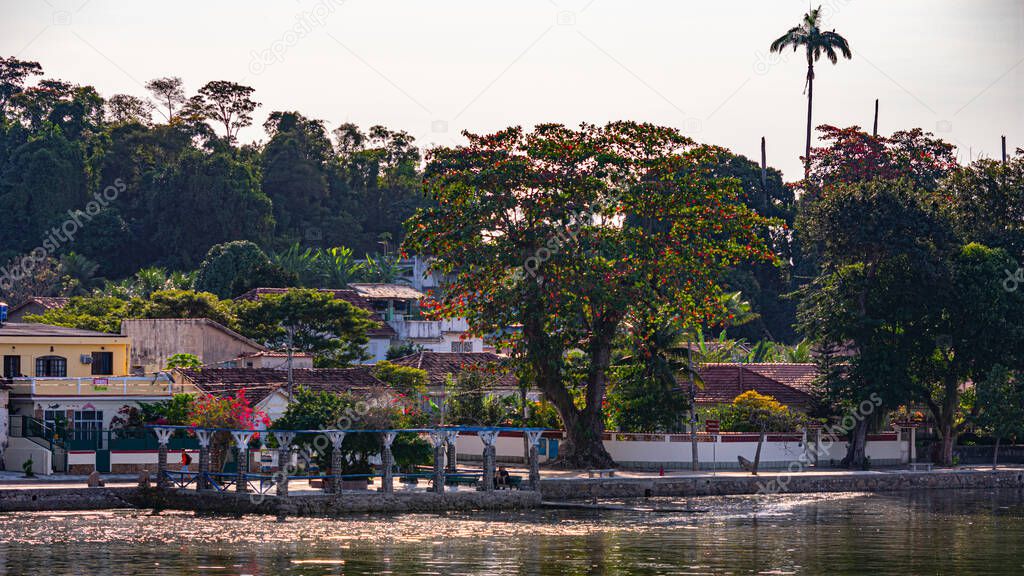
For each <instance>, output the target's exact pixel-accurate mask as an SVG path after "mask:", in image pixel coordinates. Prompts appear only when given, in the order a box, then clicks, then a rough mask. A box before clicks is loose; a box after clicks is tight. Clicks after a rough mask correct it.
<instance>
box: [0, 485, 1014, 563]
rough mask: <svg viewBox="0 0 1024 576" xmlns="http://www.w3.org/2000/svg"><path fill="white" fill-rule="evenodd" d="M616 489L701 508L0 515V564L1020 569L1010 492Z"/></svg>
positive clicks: (656, 502)
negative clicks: (282, 516)
mask: <svg viewBox="0 0 1024 576" xmlns="http://www.w3.org/2000/svg"><path fill="white" fill-rule="evenodd" d="M618 503H620V504H630V505H637V506H642V507H653V508H658V507H663V508H670V507H671V508H675V509H680V508H685V509H700V510H706V513H685V512H682V513H681V512H635V511H593V510H539V511H520V512H505V513H484V512H481V513H453V514H444V515H428V514H406V515H393V516H372V517H371V516H352V517H347V518H338V519H323V518H293V519H289V520H287V521H286V522H284V523H279V522H277V521H276V519H274V518H273V517H265V516H245V517H237V518H236V517H223V516H219V517H213V516H197V515H195V514H193V513H185V512H170V511H167V512H163V513H161V514H160V515H151V514H149V513H148V512H145V511H138V510H115V511H102V512H41V513H16V514H0V575H6V574H12V575H13V574H63V573H80V574H165V573H166V574H193V573H200V574H242V573H246V574H379V573H396V574H413V573H419V574H536V573H544V574H559V573H565V572H574V573H606V574H619V573H622V574H626V573H629V574H634V573H639V574H663V573H672V574H706V573H722V572H733V573H760V574H798V573H807V574H817V573H822V572H826V571H827V572H830V573H832V574H854V573H870V574H876V575H877V574H891V573H900V574H917V573H922V572H924V573H936V572H942V573H947V572H961V573H981V572H985V573H999V572H1000V571H1002V573H1006V574H1020V573H1024V551H1022V548H1024V497H1022V495H1021V493H1020V492H1018V491H1013V492H987V491H970V492H969V491H953V490H950V491H937V492H932V493H928V494H917V495H910V494H887V495H886V494H854V493H843V494H799V495H789V496H787V495H771V496H761V497H751V496H730V497H712V498H695V499H688V500H683V499H660V498H655V499H649V500H643V501H640V502H625V501H619V502H618Z"/></svg>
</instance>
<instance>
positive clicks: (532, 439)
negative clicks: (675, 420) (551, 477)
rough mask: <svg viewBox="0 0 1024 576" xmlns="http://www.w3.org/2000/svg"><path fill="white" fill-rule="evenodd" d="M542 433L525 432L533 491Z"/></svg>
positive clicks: (536, 483) (537, 481) (536, 487)
mask: <svg viewBox="0 0 1024 576" xmlns="http://www.w3.org/2000/svg"><path fill="white" fill-rule="evenodd" d="M543 434H544V431H543V430H529V431H527V432H526V441H527V442H528V443H529V445H530V489H531V490H535V491H536V490H540V453H539V452H538V450H537V445H538V444H540V439H541V436H542V435H543ZM666 438H667V436H666Z"/></svg>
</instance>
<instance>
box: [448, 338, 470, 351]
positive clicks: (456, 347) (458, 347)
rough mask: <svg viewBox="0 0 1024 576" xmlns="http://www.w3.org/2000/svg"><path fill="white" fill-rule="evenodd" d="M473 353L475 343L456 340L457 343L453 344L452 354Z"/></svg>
mask: <svg viewBox="0 0 1024 576" xmlns="http://www.w3.org/2000/svg"><path fill="white" fill-rule="evenodd" d="M472 351H473V343H472V342H463V341H461V340H456V341H455V342H452V352H472Z"/></svg>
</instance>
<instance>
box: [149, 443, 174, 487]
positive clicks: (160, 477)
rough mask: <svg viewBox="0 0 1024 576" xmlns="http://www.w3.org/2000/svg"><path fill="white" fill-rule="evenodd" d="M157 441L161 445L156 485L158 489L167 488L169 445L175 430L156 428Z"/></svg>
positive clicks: (158, 455) (157, 462) (157, 463)
mask: <svg viewBox="0 0 1024 576" xmlns="http://www.w3.org/2000/svg"><path fill="white" fill-rule="evenodd" d="M153 432H155V433H156V441H157V442H158V443H159V444H160V447H159V449H158V452H157V458H156V485H157V487H158V488H166V487H167V443H168V442H170V441H171V434H173V433H174V429H173V428H154V429H153Z"/></svg>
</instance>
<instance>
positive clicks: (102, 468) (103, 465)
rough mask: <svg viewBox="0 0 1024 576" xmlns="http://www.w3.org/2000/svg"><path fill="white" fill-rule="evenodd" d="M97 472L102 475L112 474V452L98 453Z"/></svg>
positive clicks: (98, 451)
mask: <svg viewBox="0 0 1024 576" xmlns="http://www.w3.org/2000/svg"><path fill="white" fill-rule="evenodd" d="M96 471H97V472H100V473H101V474H109V473H110V450H97V451H96Z"/></svg>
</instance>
